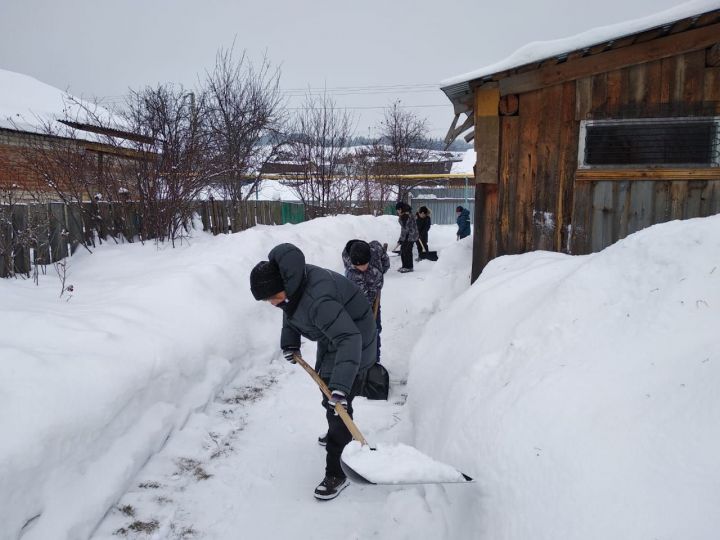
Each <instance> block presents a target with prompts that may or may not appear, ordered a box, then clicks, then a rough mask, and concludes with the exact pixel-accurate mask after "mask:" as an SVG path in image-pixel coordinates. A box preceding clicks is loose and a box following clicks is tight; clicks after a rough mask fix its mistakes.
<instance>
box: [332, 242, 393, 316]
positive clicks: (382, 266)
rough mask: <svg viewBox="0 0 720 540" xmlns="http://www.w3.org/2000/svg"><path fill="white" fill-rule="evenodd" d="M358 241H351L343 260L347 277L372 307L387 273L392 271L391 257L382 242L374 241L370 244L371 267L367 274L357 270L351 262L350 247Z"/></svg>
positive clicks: (347, 245) (346, 246)
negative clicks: (358, 288)
mask: <svg viewBox="0 0 720 540" xmlns="http://www.w3.org/2000/svg"><path fill="white" fill-rule="evenodd" d="M355 241H356V240H350V241H349V242H348V243H347V244H346V245H345V249H344V250H343V252H342V260H343V264H344V265H345V277H346V278H348V279H349V280H350V281H352V282H353V283H354V284H355V285H357V286H358V287H360V290H361V291H362V292H363V294H364V295H365V298H367V299H368V302H370V305H371V306H372V304H373V302H375V297H376V296H377V294H378V292H380V289H382V286H383V283H384V281H385V276H384V274H385V272H387V271H388V270H389V269H390V257H388V254H387V252H386V251H385V250H384V249H383V247H382V245H380V242H378V241H377V240H373V241H372V242H369V244H370V265H369V266H368V269H367V270H366V271H365V272H361V271H360V270H357V269H356V268H355V267H354V266H353V264H352V262H351V261H350V246H351V245H352V243H353V242H355Z"/></svg>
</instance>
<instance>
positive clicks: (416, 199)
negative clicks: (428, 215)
mask: <svg viewBox="0 0 720 540" xmlns="http://www.w3.org/2000/svg"><path fill="white" fill-rule="evenodd" d="M466 196H467V199H466ZM410 205H411V206H412V208H413V212H417V210H418V208H420V207H421V206H427V207H428V209H429V210H430V211H431V212H432V222H433V223H434V224H436V225H454V224H455V223H456V220H457V215H456V214H455V208H457V207H458V206H463V207H465V208H468V209H469V210H470V219H473V217H474V216H475V187H474V186H468V188H467V191H466V190H465V188H438V189H435V188H432V189H428V188H417V189H413V190H412V191H411V192H410Z"/></svg>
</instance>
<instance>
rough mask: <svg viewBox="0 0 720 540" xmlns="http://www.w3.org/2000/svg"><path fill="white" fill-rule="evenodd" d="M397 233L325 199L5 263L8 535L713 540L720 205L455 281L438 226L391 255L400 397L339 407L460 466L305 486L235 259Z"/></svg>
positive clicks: (312, 457) (307, 348)
mask: <svg viewBox="0 0 720 540" xmlns="http://www.w3.org/2000/svg"><path fill="white" fill-rule="evenodd" d="M397 229H398V226H397V223H396V221H395V219H393V218H392V217H380V218H372V217H367V216H363V217H350V216H340V217H336V218H323V219H318V220H314V221H312V222H308V223H304V224H301V225H297V226H293V225H286V226H281V227H257V228H255V229H251V230H248V231H245V232H242V233H238V234H235V235H230V236H219V237H210V236H206V235H202V234H198V235H197V237H196V238H195V239H193V240H191V242H190V244H189V245H184V246H181V247H179V248H177V249H174V250H173V249H168V248H160V249H158V248H157V247H156V246H153V245H145V246H142V245H138V244H125V245H119V246H115V245H106V246H103V247H102V248H101V249H98V250H97V251H96V253H94V254H92V255H89V254H83V253H79V254H78V255H76V256H74V257H73V258H71V259H70V270H69V276H68V283H71V284H73V286H74V292H73V293H72V297H71V298H70V299H69V300H68V297H67V294H66V295H65V296H63V297H62V298H58V294H59V292H60V281H59V280H58V279H57V277H54V276H52V275H48V276H45V277H43V278H42V279H41V280H40V285H39V287H36V286H35V285H34V284H32V283H31V282H29V281H22V280H4V281H0V300H1V301H0V358H1V359H2V360H1V361H0V433H2V434H3V438H2V439H1V440H0V524H2V525H0V539H2V540H5V539H6V538H7V539H15V538H18V537H20V538H22V539H23V540H31V539H48V538H53V539H56V538H57V539H78V538H88V537H92V538H95V539H106V538H107V539H110V538H123V537H127V538H138V539H139V538H157V539H159V538H208V539H227V538H280V537H286V536H288V535H292V537H295V538H323V539H325V538H329V537H342V538H347V539H355V538H358V539H360V538H362V539H364V538H382V539H384V538H388V539H396V538H408V539H410V538H413V539H418V538H423V539H424V538H433V539H443V538H482V539H492V540H496V539H518V540H524V539H527V538H547V539H551V538H552V539H559V538H563V539H565V538H568V539H571V538H572V539H574V538H582V539H588V538H598V539H599V538H603V539H605V538H663V539H666V538H667V539H669V538H682V539H683V540H685V539H703V540H705V539H707V540H709V539H711V538H715V537H716V535H717V531H718V530H720V514H719V513H718V512H717V511H716V509H717V508H718V507H719V506H720V461H718V460H717V457H716V456H717V455H720V433H719V432H718V428H717V426H718V425H720V398H718V397H717V396H718V394H717V390H716V388H717V387H718V384H719V383H720V353H719V352H718V351H719V350H720V347H718V346H717V343H718V340H717V337H716V334H717V330H716V329H717V328H720V310H719V307H720V216H716V217H712V218H705V219H696V220H691V221H686V222H672V223H668V224H664V225H660V226H656V227H652V228H651V229H648V230H645V231H642V232H640V233H638V234H635V235H632V236H631V237H629V238H627V239H625V240H623V241H622V242H620V243H618V244H616V245H614V246H611V247H610V248H608V249H606V250H605V251H603V252H601V253H599V254H595V255H589V256H583V257H570V256H564V255H559V254H553V253H547V252H536V253H530V254H526V255H522V256H513V257H501V258H499V259H497V260H495V261H493V262H492V263H491V264H490V265H489V266H488V268H487V269H486V271H485V272H484V273H483V276H482V277H481V279H479V280H478V281H477V282H476V284H475V285H473V286H472V287H470V286H469V270H470V258H471V242H470V239H467V240H465V241H463V242H455V237H454V232H455V231H454V227H451V226H445V227H433V228H432V229H431V235H430V243H431V248H432V249H438V251H439V254H440V260H439V261H438V262H437V263H431V262H421V263H419V264H417V266H416V272H415V273H413V274H406V275H401V274H399V273H397V272H395V270H394V269H395V268H397V267H398V266H399V260H398V259H397V258H393V269H391V271H390V273H389V274H388V278H387V280H386V286H385V289H384V291H383V303H382V305H383V308H382V309H383V326H384V330H383V363H384V364H386V366H387V367H388V369H389V370H390V373H391V378H392V382H393V388H392V393H391V396H390V400H389V401H388V402H370V401H367V400H364V399H362V398H358V402H357V406H356V420H357V422H358V425H359V426H360V428H361V429H362V430H363V432H364V434H365V436H366V437H367V438H368V439H369V440H371V441H373V442H379V443H384V442H390V443H393V442H403V443H406V444H412V445H414V446H416V447H417V448H418V449H420V450H421V451H423V452H425V453H426V454H428V455H429V456H431V457H433V458H436V459H439V460H442V461H444V462H446V463H450V464H453V465H455V466H457V467H458V468H460V469H461V470H463V472H466V473H467V474H470V475H471V476H474V477H475V478H476V479H477V483H475V484H465V485H446V486H409V487H403V488H390V487H375V486H357V485H353V486H351V487H350V488H348V489H347V490H345V491H344V492H343V493H342V495H341V496H340V497H339V498H338V499H336V500H334V501H331V502H317V501H315V500H314V498H313V497H312V490H313V488H314V487H315V485H316V484H317V483H318V482H319V481H320V479H321V477H322V473H323V464H324V450H323V449H322V448H321V447H319V446H318V445H317V442H316V438H317V436H318V435H320V434H322V433H323V429H324V416H323V411H322V410H321V408H320V404H319V402H320V395H319V392H318V390H317V389H316V387H315V386H314V383H313V382H312V381H311V380H310V378H309V377H308V376H307V375H306V374H305V373H304V372H303V371H302V370H301V369H300V368H298V367H296V366H290V365H287V364H286V362H285V361H284V360H282V358H281V356H280V354H279V351H278V349H277V345H278V336H279V327H280V323H281V313H280V311H279V310H276V309H274V308H272V307H270V306H268V305H266V304H262V303H257V302H255V301H254V300H253V298H252V296H251V294H250V292H249V290H248V274H249V270H250V268H251V267H252V266H253V265H254V264H255V263H256V262H257V261H258V260H260V259H262V258H265V256H266V254H267V252H268V251H269V249H270V248H271V247H272V246H274V245H275V244H277V243H280V242H287V241H289V242H293V243H295V244H297V245H298V246H299V247H301V249H303V250H304V251H305V252H306V256H307V259H308V261H309V262H312V263H315V264H319V265H322V266H327V267H330V268H334V269H337V270H339V269H340V267H341V260H340V250H341V249H342V247H343V245H344V244H345V242H346V241H347V240H348V239H350V238H356V237H357V238H365V239H378V240H381V241H387V242H389V243H390V244H391V246H392V243H393V241H394V240H395V239H396V237H397V232H398V230H397ZM50 273H52V270H51V271H50ZM303 354H304V355H305V356H308V357H311V358H312V356H313V354H314V347H313V344H310V343H308V344H305V345H304V346H303ZM408 379H409V381H408ZM406 381H408V383H407V385H406V384H405V383H406ZM406 398H407V399H406ZM108 510H109V511H108ZM106 512H107V513H106ZM35 516H38V517H35ZM33 518H35V519H33ZM21 530H22V532H21Z"/></svg>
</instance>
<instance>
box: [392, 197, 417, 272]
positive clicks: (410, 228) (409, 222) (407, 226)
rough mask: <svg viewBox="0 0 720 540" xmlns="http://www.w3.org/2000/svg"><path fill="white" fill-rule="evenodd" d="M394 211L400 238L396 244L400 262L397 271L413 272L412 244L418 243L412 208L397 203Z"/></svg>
mask: <svg viewBox="0 0 720 540" xmlns="http://www.w3.org/2000/svg"><path fill="white" fill-rule="evenodd" d="M395 210H396V211H397V214H398V222H399V223H400V238H399V239H398V243H399V244H400V260H401V261H402V266H401V267H400V268H399V269H398V270H399V271H400V272H402V273H405V272H412V271H413V256H412V249H413V244H414V243H415V242H417V241H418V238H419V236H418V228H417V223H416V222H415V217H414V216H413V215H412V214H411V211H412V208H410V205H409V204H407V203H404V202H399V203H397V204H396V205H395Z"/></svg>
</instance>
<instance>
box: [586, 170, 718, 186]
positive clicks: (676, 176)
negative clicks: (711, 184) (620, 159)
mask: <svg viewBox="0 0 720 540" xmlns="http://www.w3.org/2000/svg"><path fill="white" fill-rule="evenodd" d="M575 180H576V181H578V182H604V181H612V180H617V181H624V180H658V181H663V182H667V181H668V180H677V181H681V180H687V181H690V180H720V169H718V168H717V167H712V168H707V169H578V170H577V171H576V172H575Z"/></svg>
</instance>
